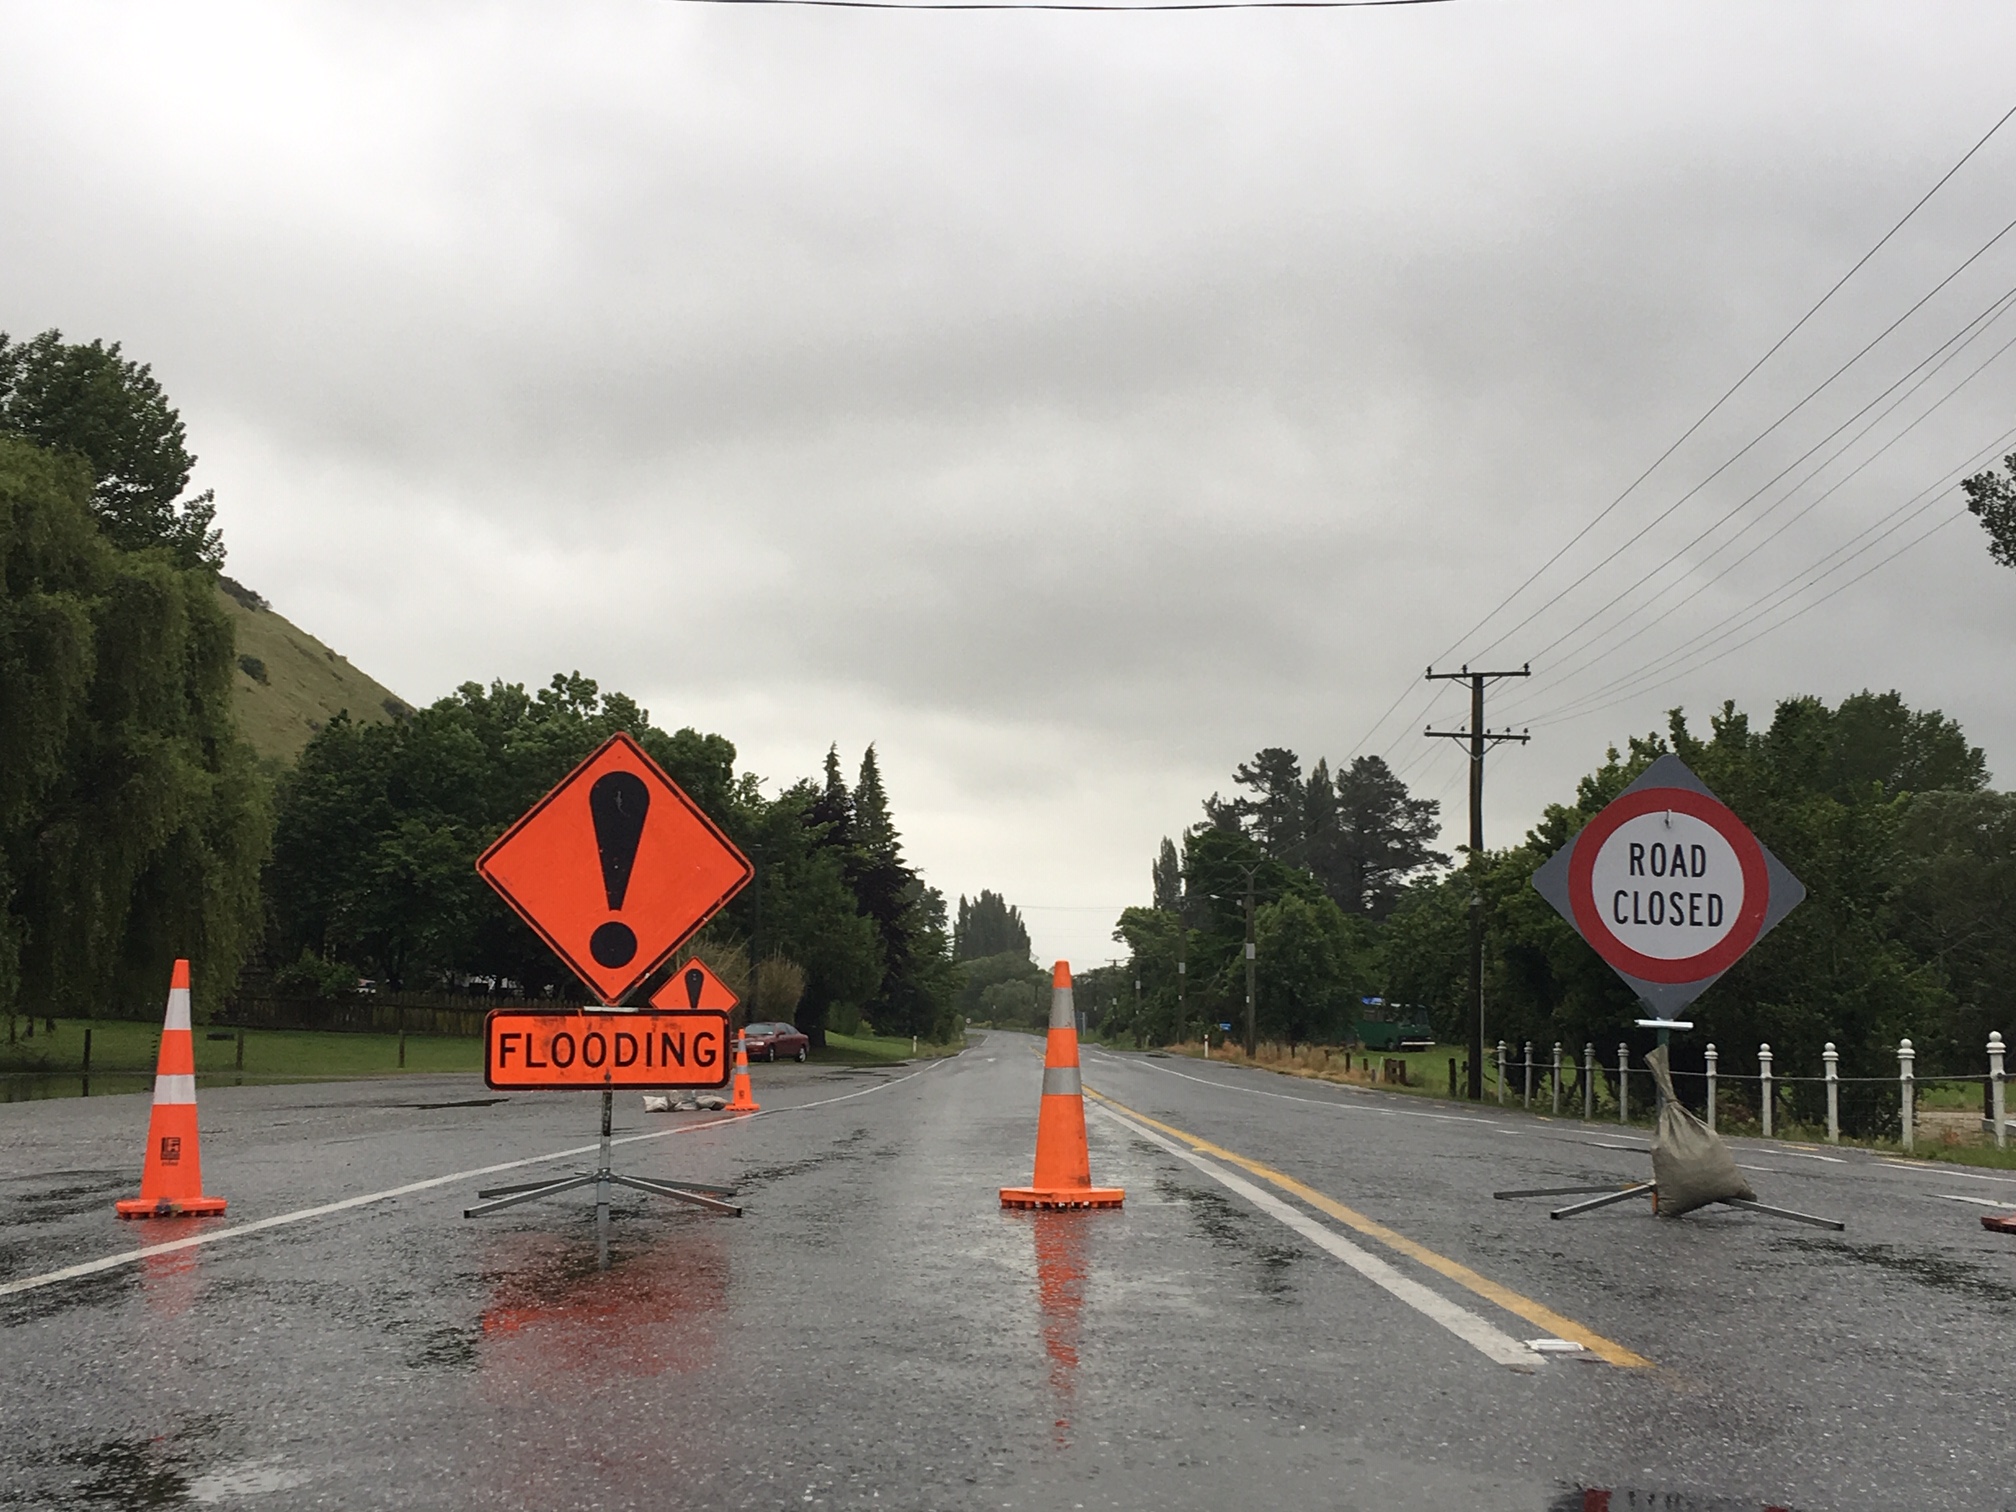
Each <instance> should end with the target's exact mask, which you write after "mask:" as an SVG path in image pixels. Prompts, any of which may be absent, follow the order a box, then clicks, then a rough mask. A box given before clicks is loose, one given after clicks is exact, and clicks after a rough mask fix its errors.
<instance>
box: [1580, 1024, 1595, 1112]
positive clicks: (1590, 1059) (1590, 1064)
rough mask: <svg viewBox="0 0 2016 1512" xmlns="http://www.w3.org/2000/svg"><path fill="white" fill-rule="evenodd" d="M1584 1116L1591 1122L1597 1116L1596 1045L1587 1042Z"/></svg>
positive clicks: (1584, 1058)
mask: <svg viewBox="0 0 2016 1512" xmlns="http://www.w3.org/2000/svg"><path fill="white" fill-rule="evenodd" d="M1582 1117H1583V1118H1584V1119H1585V1120H1588V1121H1591V1122H1593V1121H1594V1120H1595V1117H1596V1047H1595V1046H1594V1045H1593V1044H1589V1043H1586V1042H1585V1043H1584V1044H1583V1046H1582Z"/></svg>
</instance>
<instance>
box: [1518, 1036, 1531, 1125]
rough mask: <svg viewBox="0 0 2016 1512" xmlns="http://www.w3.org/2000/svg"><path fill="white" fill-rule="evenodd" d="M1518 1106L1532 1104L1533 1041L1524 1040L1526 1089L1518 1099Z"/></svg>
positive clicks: (1526, 1106) (1523, 1106) (1529, 1105)
mask: <svg viewBox="0 0 2016 1512" xmlns="http://www.w3.org/2000/svg"><path fill="white" fill-rule="evenodd" d="M1519 1106H1520V1107H1522V1108H1531V1107H1532V1106H1533V1041H1531V1040H1528V1041H1526V1091H1525V1093H1524V1095H1522V1096H1521V1097H1520V1099H1519Z"/></svg>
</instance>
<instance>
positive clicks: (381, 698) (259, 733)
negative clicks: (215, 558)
mask: <svg viewBox="0 0 2016 1512" xmlns="http://www.w3.org/2000/svg"><path fill="white" fill-rule="evenodd" d="M217 591H218V593H219V594H220V595H221V596H222V598H223V601H224V608H225V610H226V611H227V612H228V613H229V614H230V616H231V620H232V624H233V627H234V628H235V629H236V631H237V635H238V672H237V675H236V676H235V677H234V678H233V679H232V693H233V703H234V706H235V709H236V712H237V716H238V728H239V731H240V732H241V733H242V734H243V735H244V736H245V738H246V739H247V740H249V741H250V742H251V743H252V746H253V749H254V750H256V751H258V753H259V755H260V756H261V757H262V758H263V759H264V760H265V761H266V762H267V763H268V764H269V765H272V766H276V767H278V766H290V765H292V764H293V762H294V758H295V757H297V756H299V755H300V754H301V750H302V747H304V746H306V745H307V744H308V739H309V737H310V736H311V735H313V734H314V733H315V732H316V731H317V730H319V729H321V728H322V726H323V725H324V724H326V723H328V721H329V720H330V719H331V718H332V717H333V716H334V715H336V714H337V713H339V712H340V711H342V710H344V709H348V710H349V711H350V717H351V718H352V719H355V720H360V721H366V722H370V723H376V724H383V723H384V722H386V721H387V720H390V719H393V718H395V717H398V716H400V715H403V714H405V713H407V712H409V710H408V706H407V704H406V703H405V701H404V700H402V699H401V698H399V696H398V695H397V694H395V693H393V692H392V690H391V689H389V688H387V687H386V686H385V685H384V684H383V683H380V682H378V681H377V680H376V679H375V678H372V677H368V676H366V675H365V674H364V673H362V672H360V671H358V670H357V669H356V668H355V667H353V666H351V665H350V663H349V662H348V661H346V660H345V659H344V658H342V657H341V656H338V655H337V654H336V653H335V652H334V651H331V650H330V649H329V648H328V647H327V646H325V645H323V644H322V642H320V641H319V640H317V639H315V637H314V636H312V635H310V634H309V633H308V632H307V631H306V630H303V629H300V628H299V627H298V626H296V625H294V624H292V623H290V622H289V621H288V620H286V619H284V618H283V617H282V616H280V615H278V614H275V613H274V612H273V609H272V606H271V605H269V604H268V603H267V602H266V601H265V600H264V599H263V598H261V597H260V596H259V595H258V594H256V593H254V592H252V591H251V590H250V589H249V588H246V587H244V586H242V585H241V584H238V583H235V582H233V581H232V580H231V579H230V578H223V579H221V580H220V582H219V585H218V589H217Z"/></svg>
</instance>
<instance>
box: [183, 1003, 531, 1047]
mask: <svg viewBox="0 0 2016 1512" xmlns="http://www.w3.org/2000/svg"><path fill="white" fill-rule="evenodd" d="M554 1006H556V1005H555V1004H554V1003H553V1002H552V1001H550V1000H547V1001H543V1002H537V1003H534V1002H528V1001H517V1000H511V999H506V998H483V999H480V1000H476V1001H469V1000H466V999H465V1000H463V1001H460V1002H454V1003H443V1002H442V1001H440V1000H439V999H438V998H437V999H434V1000H432V1001H427V1000H424V999H422V1000H417V1001H415V1000H411V999H409V998H406V997H368V998H277V997H256V998H255V997H243V998H230V999H227V1000H226V1001H225V1003H224V1007H223V1009H222V1011H221V1012H219V1013H218V1015H217V1018H216V1020H215V1022H216V1023H217V1024H218V1025H219V1026H220V1027H223V1028H230V1029H321V1030H327V1031H332V1032H334V1033H338V1034H442V1035H459V1036H463V1037H466V1038H474V1037H476V1036H478V1035H480V1034H482V1032H483V1016H484V1015H485V1014H487V1013H488V1012H489V1011H490V1010H491V1009H493V1008H528V1007H537V1008H552V1007H554ZM560 1006H563V1007H564V1006H566V1005H560Z"/></svg>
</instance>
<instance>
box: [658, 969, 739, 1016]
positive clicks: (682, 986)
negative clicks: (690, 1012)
mask: <svg viewBox="0 0 2016 1512" xmlns="http://www.w3.org/2000/svg"><path fill="white" fill-rule="evenodd" d="M741 1001H742V1000H741V999H740V998H738V997H737V996H735V994H734V992H733V991H732V990H730V988H729V986H728V984H727V983H726V982H724V981H722V980H721V978H719V977H718V976H716V975H715V974H714V968H713V967H712V966H709V965H708V964H707V963H706V962H705V961H703V960H701V959H700V958H699V957H698V956H695V957H693V959H692V960H690V961H688V962H687V963H686V964H685V965H684V966H681V967H680V968H679V969H678V970H676V971H674V972H673V973H672V975H671V976H669V977H667V978H666V980H665V985H664V986H663V987H660V988H659V989H658V990H657V991H656V992H654V993H652V994H651V1006H652V1007H653V1008H667V1009H677V1008H718V1009H720V1010H721V1012H723V1013H726V1012H728V1010H729V1009H731V1008H733V1007H734V1006H735V1005H736V1004H737V1003H739V1002H741Z"/></svg>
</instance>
